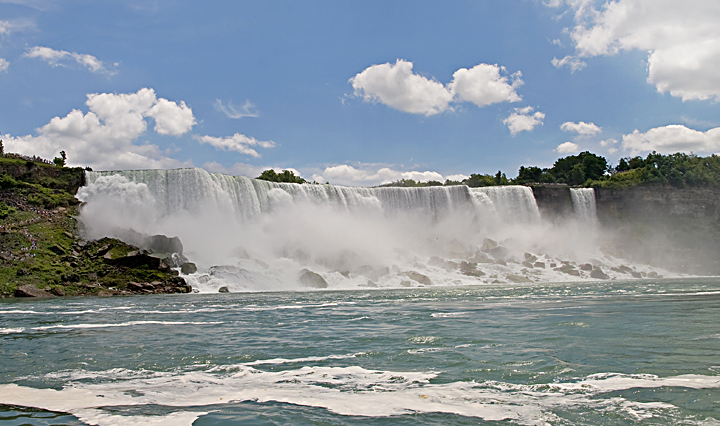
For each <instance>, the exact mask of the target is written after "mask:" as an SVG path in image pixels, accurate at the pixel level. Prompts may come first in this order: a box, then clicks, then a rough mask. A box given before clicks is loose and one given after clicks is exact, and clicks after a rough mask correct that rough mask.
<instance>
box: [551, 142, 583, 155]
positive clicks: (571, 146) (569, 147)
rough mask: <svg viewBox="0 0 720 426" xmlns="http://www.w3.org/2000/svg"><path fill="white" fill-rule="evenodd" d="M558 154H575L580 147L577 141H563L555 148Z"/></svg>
mask: <svg viewBox="0 0 720 426" xmlns="http://www.w3.org/2000/svg"><path fill="white" fill-rule="evenodd" d="M554 151H556V152H557V153H558V154H574V153H576V152H578V151H580V147H579V146H578V144H576V143H572V142H565V143H561V144H560V145H558V146H557V148H555V149H554Z"/></svg>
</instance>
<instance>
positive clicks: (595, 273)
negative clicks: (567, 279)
mask: <svg viewBox="0 0 720 426" xmlns="http://www.w3.org/2000/svg"><path fill="white" fill-rule="evenodd" d="M590 278H595V279H596V280H607V279H609V278H610V277H609V276H608V275H607V274H606V273H604V272H603V271H602V269H600V268H595V269H593V270H592V271H591V272H590Z"/></svg>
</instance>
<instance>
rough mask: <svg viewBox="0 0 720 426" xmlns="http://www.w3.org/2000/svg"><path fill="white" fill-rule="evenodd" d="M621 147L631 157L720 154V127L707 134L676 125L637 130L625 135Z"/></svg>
mask: <svg viewBox="0 0 720 426" xmlns="http://www.w3.org/2000/svg"><path fill="white" fill-rule="evenodd" d="M621 147H622V148H623V149H624V150H626V151H630V154H631V155H635V154H638V153H641V152H650V151H657V152H659V153H662V154H673V153H676V152H703V153H718V152H720V127H716V128H714V129H710V130H708V131H707V132H701V131H698V130H693V129H689V128H687V127H685V126H683V125H679V124H674V125H669V126H664V127H656V128H654V129H650V130H648V131H647V132H645V133H640V132H639V131H638V130H635V131H634V132H633V133H630V134H628V135H624V136H623V138H622V143H621Z"/></svg>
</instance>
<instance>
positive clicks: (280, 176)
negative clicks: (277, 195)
mask: <svg viewBox="0 0 720 426" xmlns="http://www.w3.org/2000/svg"><path fill="white" fill-rule="evenodd" d="M257 179H261V180H267V181H270V182H288V183H307V181H306V180H305V179H303V178H301V177H300V176H295V173H293V172H292V171H290V170H283V171H282V172H280V173H275V170H273V169H267V170H265V171H264V172H262V173H260V176H258V177H257Z"/></svg>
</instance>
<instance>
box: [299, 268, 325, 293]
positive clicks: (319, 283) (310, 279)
mask: <svg viewBox="0 0 720 426" xmlns="http://www.w3.org/2000/svg"><path fill="white" fill-rule="evenodd" d="M299 281H300V284H302V285H303V286H305V287H310V288H327V287H328V283H327V281H325V278H323V277H322V275H320V274H318V273H315V272H313V271H311V270H309V269H303V270H302V271H300V278H299Z"/></svg>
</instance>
